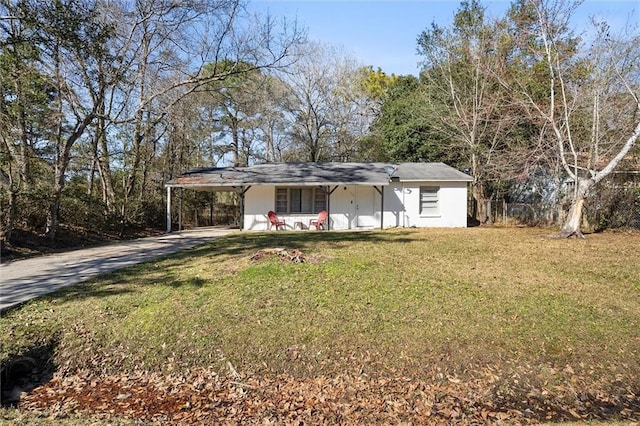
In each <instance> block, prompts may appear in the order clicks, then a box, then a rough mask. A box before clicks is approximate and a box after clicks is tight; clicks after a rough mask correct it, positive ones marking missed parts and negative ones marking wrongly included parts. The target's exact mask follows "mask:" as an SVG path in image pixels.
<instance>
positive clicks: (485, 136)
mask: <svg viewBox="0 0 640 426" xmlns="http://www.w3.org/2000/svg"><path fill="white" fill-rule="evenodd" d="M496 33H498V34H499V33H500V29H499V28H498V23H497V22H495V21H491V20H489V19H487V18H486V16H485V8H484V7H483V6H481V5H480V3H479V2H478V1H477V0H471V1H466V0H465V1H463V2H462V3H461V5H460V8H459V9H458V11H457V12H456V14H455V16H454V20H453V25H452V27H451V28H441V27H440V26H438V25H437V24H435V23H433V24H432V26H431V28H430V29H428V30H426V31H424V32H423V33H422V34H421V35H420V37H419V38H418V46H419V47H418V51H419V53H420V54H421V55H422V57H423V59H424V60H423V69H422V74H421V78H422V80H423V83H424V91H423V92H422V93H423V95H424V98H423V99H424V102H425V111H426V114H427V115H428V117H429V118H428V121H429V123H430V126H431V127H432V131H434V132H435V133H437V134H439V135H440V139H444V140H446V141H447V143H448V145H449V146H450V147H454V149H455V152H456V153H457V155H458V156H459V158H458V161H457V162H456V163H457V164H458V166H462V167H464V168H468V169H469V170H470V173H471V175H472V176H473V182H472V184H471V195H472V197H473V199H474V200H475V204H476V211H475V216H476V219H477V220H479V221H480V222H481V223H484V222H486V221H487V220H489V216H488V210H487V202H488V198H489V196H490V187H491V182H492V181H493V180H495V179H498V178H500V177H502V176H504V174H505V171H506V166H507V165H509V164H510V163H511V161H507V160H506V159H505V157H504V155H503V154H504V153H506V152H507V151H508V147H507V143H508V140H509V134H510V132H511V131H512V130H513V128H514V126H515V124H516V120H514V115H513V114H510V113H508V111H507V108H508V105H509V98H508V95H509V94H508V92H507V91H506V90H504V89H503V88H502V87H501V86H500V84H499V81H498V79H496V77H495V76H496V75H499V74H500V73H502V71H503V69H504V56H503V54H502V53H503V51H502V49H501V46H500V45H499V43H500V38H499V37H497V36H496Z"/></svg>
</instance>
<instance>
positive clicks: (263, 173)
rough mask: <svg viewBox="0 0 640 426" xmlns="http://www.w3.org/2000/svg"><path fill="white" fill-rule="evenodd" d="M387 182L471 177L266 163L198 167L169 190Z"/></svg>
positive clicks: (371, 166) (402, 167) (433, 169)
mask: <svg viewBox="0 0 640 426" xmlns="http://www.w3.org/2000/svg"><path fill="white" fill-rule="evenodd" d="M390 180H394V181H400V182H405V181H406V182H411V181H449V182H451V181H459V182H469V181H471V180H472V179H471V177H470V176H469V175H466V174H464V173H462V172H459V171H458V170H456V169H454V168H453V167H450V166H447V165H446V164H444V163H265V164H256V165H253V166H249V167H214V168H199V169H193V170H190V171H188V172H187V173H185V174H183V175H181V176H179V177H177V178H175V179H172V180H170V181H169V182H167V186H170V187H192V188H195V187H210V188H218V189H220V190H223V189H232V188H233V187H242V186H249V185H279V186H332V185H347V184H348V185H376V186H377V185H380V186H384V185H388V184H389V182H390Z"/></svg>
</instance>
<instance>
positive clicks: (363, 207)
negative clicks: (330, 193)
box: [355, 186, 378, 228]
mask: <svg viewBox="0 0 640 426" xmlns="http://www.w3.org/2000/svg"><path fill="white" fill-rule="evenodd" d="M375 194H376V190H375V189H374V188H373V187H372V186H356V191H355V205H356V226H357V227H358V228H374V227H376V226H377V225H378V224H377V222H376V217H375V211H376V209H375V200H376V196H375Z"/></svg>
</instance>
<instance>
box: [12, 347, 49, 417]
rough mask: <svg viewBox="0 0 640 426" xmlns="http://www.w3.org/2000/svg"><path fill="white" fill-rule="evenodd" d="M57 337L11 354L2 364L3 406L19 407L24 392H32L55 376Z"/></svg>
mask: <svg viewBox="0 0 640 426" xmlns="http://www.w3.org/2000/svg"><path fill="white" fill-rule="evenodd" d="M57 344H58V343H57V339H56V338H51V339H50V340H49V341H48V342H46V343H42V344H38V345H35V346H33V347H31V348H29V349H28V350H26V351H22V352H21V353H20V354H16V355H13V356H10V357H9V358H7V359H5V360H3V361H2V365H0V383H1V386H0V387H1V395H2V397H1V398H0V400H1V403H2V407H17V406H18V405H19V403H20V396H21V394H22V393H23V392H30V391H32V390H33V389H35V388H37V387H38V386H40V385H42V384H44V383H47V382H48V381H50V380H51V379H52V378H53V373H54V372H55V371H56V365H55V364H54V362H53V359H54V353H55V349H56V346H57Z"/></svg>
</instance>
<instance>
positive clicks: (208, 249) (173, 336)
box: [0, 228, 640, 424]
mask: <svg viewBox="0 0 640 426" xmlns="http://www.w3.org/2000/svg"><path fill="white" fill-rule="evenodd" d="M551 234H552V231H550V230H544V229H515V228H470V229H423V230H419V229H416V230H407V229H398V230H390V231H384V232H382V231H370V232H304V233H300V232H270V233H237V234H233V235H230V236H228V237H225V238H220V239H218V240H215V241H213V242H212V243H210V244H208V245H206V246H202V247H199V248H195V249H192V250H189V251H186V252H183V253H181V254H178V255H176V256H172V257H169V258H166V259H163V260H159V261H156V262H150V263H146V264H143V265H140V266H137V267H134V268H130V269H126V270H122V271H120V272H117V273H113V274H110V275H107V276H104V277H101V278H100V279H96V280H93V281H91V282H88V283H86V284H84V285H81V286H77V287H73V288H70V289H67V290H65V291H62V292H59V293H57V294H55V295H53V296H50V297H46V298H41V299H38V300H35V301H33V302H31V303H28V304H26V305H24V306H22V307H21V308H19V309H15V310H13V311H10V312H8V313H6V314H4V315H3V317H2V319H0V342H2V347H1V351H0V357H1V360H2V362H3V366H5V367H6V366H9V365H11V364H12V363H14V362H16V360H20V359H25V358H27V359H28V358H30V359H33V360H35V361H36V362H37V363H39V364H40V365H41V366H42V365H44V367H42V368H41V369H40V370H43V369H47V368H48V371H47V372H48V373H49V375H48V376H47V377H46V379H47V380H46V382H45V383H44V384H43V385H42V386H39V387H36V388H35V389H33V391H31V392H30V393H25V394H23V395H22V397H21V401H20V407H22V410H23V411H25V410H48V411H47V412H48V413H49V415H51V413H50V411H51V407H52V406H56V405H55V404H56V403H57V404H58V405H57V406H56V407H58V411H57V413H58V414H59V413H60V412H71V411H74V412H75V411H79V412H90V413H93V414H100V415H114V416H124V417H130V418H138V419H142V420H146V421H152V420H158V419H165V420H167V421H171V422H174V423H180V422H184V423H185V424H188V423H192V422H197V421H200V420H201V421H203V422H206V421H211V420H212V419H216V420H220V419H223V418H224V419H227V420H229V421H243V420H252V421H262V420H265V419H266V420H272V421H276V422H278V423H287V422H289V421H291V422H294V421H296V420H304V419H307V420H309V419H311V420H312V422H313V420H314V419H315V420H319V421H318V422H328V423H349V422H356V423H357V422H366V423H370V422H378V421H380V422H389V421H390V422H396V421H413V422H420V420H423V421H426V422H428V421H429V419H432V420H433V421H434V422H437V421H454V422H456V423H459V422H461V423H464V422H467V421H468V422H473V421H476V420H477V421H492V420H493V421H495V420H513V421H516V422H524V421H545V420H547V421H549V420H563V419H564V420H569V419H573V420H580V419H597V418H605V419H610V418H617V419H633V418H634V417H635V416H640V396H639V393H640V391H639V389H640V378H639V377H640V297H639V296H640V261H639V260H638V248H639V247H640V234H638V233H635V234H633V233H602V234H592V235H589V238H588V239H587V240H584V241H583V240H563V239H555V238H551V237H550V236H549V235H551ZM269 248H285V249H286V250H288V251H290V252H292V251H294V250H299V251H300V252H301V253H302V254H303V257H304V259H306V262H305V263H295V262H291V261H289V260H288V259H287V258H284V257H282V256H279V255H277V253H276V254H272V253H271V252H270V251H268V252H260V250H263V249H269ZM259 252H260V253H262V255H258V256H254V255H256V253H259ZM260 253H259V254H260ZM252 257H253V258H254V259H252ZM23 362H24V361H23ZM5 370H7V369H6V368H5ZM199 381H201V383H200V382H199ZM167 383H169V384H172V385H167ZM193 383H200V384H199V385H197V384H196V385H194V384H193ZM187 384H189V386H191V388H189V389H190V390H186V389H187V388H188V386H187ZM183 385H184V386H186V387H187V388H184V389H183V388H182V386H183ZM136 386H137V387H136ZM167 386H172V389H173V390H172V391H166V389H165V388H166V387H167ZM30 387H33V386H30ZM143 388H144V389H146V391H145V392H146V393H144V392H143V393H141V394H140V396H139V398H138V399H139V401H138V403H137V404H138V405H137V407H139V406H140V405H141V403H140V401H144V404H146V405H144V404H143V405H144V406H145V409H144V410H142V411H141V410H139V409H136V404H135V403H133V398H135V397H136V395H137V394H136V392H137V391H136V390H135V389H138V390H140V392H142V390H141V389H143ZM73 389H76V390H77V389H80V390H78V391H77V392H76V393H74V392H75V391H73ZM91 389H93V390H94V391H95V392H93V393H92V391H91ZM149 389H154V392H155V393H154V392H151V393H149ZM109 392H111V393H113V395H111V394H110V393H109ZM172 392H173V393H172ZM207 392H208V393H207ZM216 392H217V393H216ZM205 393H206V395H208V396H207V398H209V399H211V401H213V402H211V401H210V404H209V405H207V404H205V403H204V402H203V400H202V398H200V397H201V396H202V395H204V394H205ZM90 395H94V396H93V397H90ZM104 395H109V396H108V397H104ZM153 395H158V396H163V398H164V399H163V403H162V404H160V403H157V404H153V403H151V402H149V401H148V400H149V399H150V398H151V399H152V398H153ZM198 395H199V396H198ZM211 395H217V396H216V397H215V398H214V397H213V396H211ZM173 397H175V398H174V399H175V401H174V399H172V398H173ZM100 398H102V399H100ZM216 398H217V401H218V402H217V403H215V401H214V400H216ZM300 398H302V399H301V400H299V399H300ZM167 401H169V402H167ZM52 404H53V405H52ZM172 404H173V405H172ZM198 404H199V405H198ZM154 407H155V408H154ZM345 407H350V410H351V411H350V410H349V409H346V408H345ZM154 410H155V411H154ZM309 410H311V411H309ZM345 410H346V411H345ZM109 413H111V414H109ZM154 416H156V417H154ZM157 416H160V417H157Z"/></svg>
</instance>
